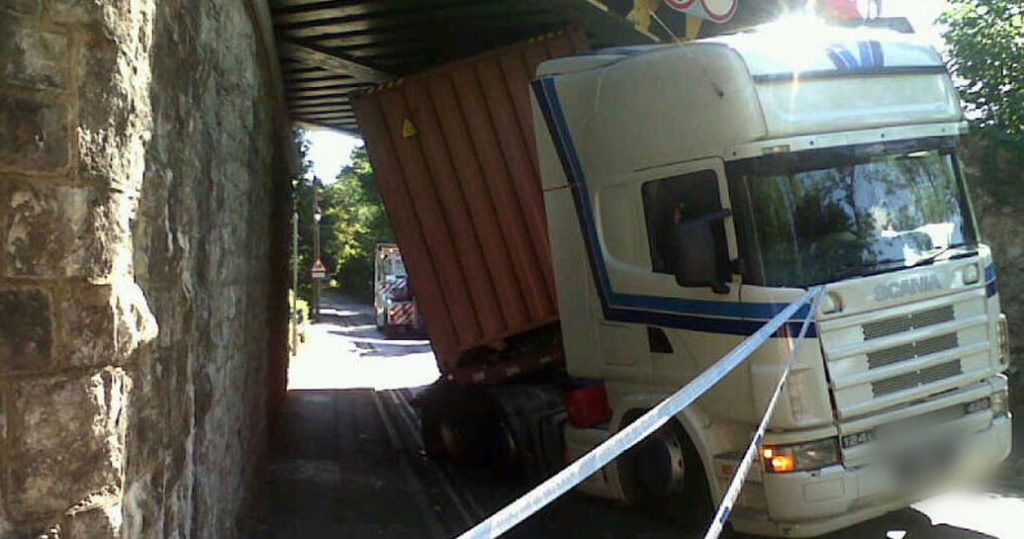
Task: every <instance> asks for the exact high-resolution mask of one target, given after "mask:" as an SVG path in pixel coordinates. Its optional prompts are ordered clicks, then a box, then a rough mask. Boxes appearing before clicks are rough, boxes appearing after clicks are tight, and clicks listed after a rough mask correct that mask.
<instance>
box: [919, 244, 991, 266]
mask: <svg viewBox="0 0 1024 539" xmlns="http://www.w3.org/2000/svg"><path fill="white" fill-rule="evenodd" d="M962 247H973V248H974V250H972V251H967V252H964V253H957V254H955V255H953V256H951V257H949V258H950V259H954V258H963V257H965V256H973V255H976V254H978V248H977V245H975V244H973V243H968V242H960V243H951V244H949V245H947V246H945V247H943V248H942V249H939V251H938V252H937V253H935V254H932V255H928V256H926V257H924V258H922V259H921V260H918V261H917V262H914V263H913V264H911V265H909V266H907V267H909V268H916V267H918V266H927V265H928V264H933V263H934V262H935V260H936V259H938V258H939V257H940V256H942V255H944V254H946V253H948V252H949V251H951V250H953V249H960V248H962Z"/></svg>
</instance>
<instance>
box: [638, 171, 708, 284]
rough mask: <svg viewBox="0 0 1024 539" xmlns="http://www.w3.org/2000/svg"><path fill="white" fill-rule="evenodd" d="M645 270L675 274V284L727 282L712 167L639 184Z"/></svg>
mask: <svg viewBox="0 0 1024 539" xmlns="http://www.w3.org/2000/svg"><path fill="white" fill-rule="evenodd" d="M642 193H643V202H644V214H645V216H646V220H647V239H648V242H649V245H650V250H651V269H652V270H654V271H655V272H658V273H667V274H670V275H675V276H676V279H677V281H678V282H679V284H680V285H681V286H707V285H713V286H714V285H716V284H723V283H725V282H726V281H728V269H727V268H728V263H727V262H728V250H727V246H726V240H725V225H724V223H723V221H722V219H721V216H722V201H721V198H720V197H719V192H718V175H717V174H716V173H715V172H714V171H713V170H702V171H700V172H695V173H691V174H685V175H682V176H676V177H672V178H667V179H663V180H655V181H650V182H647V183H645V184H643V187H642Z"/></svg>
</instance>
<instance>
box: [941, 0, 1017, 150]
mask: <svg viewBox="0 0 1024 539" xmlns="http://www.w3.org/2000/svg"><path fill="white" fill-rule="evenodd" d="M939 22H940V23H942V24H944V25H945V26H946V27H947V30H946V32H945V35H944V37H945V39H946V42H947V43H948V45H949V49H950V54H951V58H950V68H951V70H952V71H953V73H954V74H955V77H956V80H957V82H958V86H959V87H960V95H961V97H962V98H963V99H964V101H965V102H966V105H967V108H968V113H969V116H971V118H972V120H973V121H974V122H975V123H976V124H977V125H979V126H981V127H984V128H991V129H993V130H994V131H996V132H997V133H999V134H1002V135H1005V136H1007V137H1010V138H1013V139H1016V140H1017V141H1018V142H1019V141H1022V140H1024V5H1022V4H1021V2H1020V0H951V1H950V2H949V8H948V9H947V11H946V13H945V14H944V15H943V16H942V18H941V19H940V21H939Z"/></svg>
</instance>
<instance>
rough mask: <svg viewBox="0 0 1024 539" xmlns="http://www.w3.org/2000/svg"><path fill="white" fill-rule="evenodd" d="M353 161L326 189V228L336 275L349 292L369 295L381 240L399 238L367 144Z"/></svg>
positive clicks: (324, 204) (387, 241)
mask: <svg viewBox="0 0 1024 539" xmlns="http://www.w3.org/2000/svg"><path fill="white" fill-rule="evenodd" d="M351 159H352V162H351V164H349V165H348V166H346V167H345V168H343V169H342V170H341V172H340V173H339V174H338V177H337V181H336V182H334V183H333V184H331V185H328V186H326V187H325V188H324V190H323V196H322V202H321V207H322V208H323V209H324V223H325V225H324V230H326V231H328V234H327V237H329V242H330V245H329V246H327V245H326V244H325V247H326V248H328V249H329V250H330V252H331V253H332V255H333V261H334V266H333V275H334V276H335V278H336V279H337V282H338V285H339V286H340V287H341V288H342V289H343V290H345V291H346V292H349V293H352V294H357V295H364V296H365V295H368V293H369V290H370V287H371V285H370V282H371V279H372V278H373V254H374V251H375V248H376V245H377V244H378V243H391V242H394V241H395V238H394V233H393V232H392V231H391V225H390V222H389V221H388V216H387V213H386V212H385V211H384V202H383V201H382V200H381V197H380V192H379V191H378V190H377V183H376V181H375V180H374V176H373V168H372V167H371V165H370V158H369V156H368V155H367V153H366V147H365V146H360V147H357V148H356V149H354V150H353V151H352V156H351Z"/></svg>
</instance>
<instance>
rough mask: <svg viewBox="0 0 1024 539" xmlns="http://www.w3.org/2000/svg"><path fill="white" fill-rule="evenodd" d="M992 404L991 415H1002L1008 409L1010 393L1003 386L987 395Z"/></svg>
mask: <svg viewBox="0 0 1024 539" xmlns="http://www.w3.org/2000/svg"><path fill="white" fill-rule="evenodd" d="M989 401H990V402H991V406H992V415H1003V414H1005V413H1007V412H1009V411H1010V394H1009V392H1008V391H1007V390H1006V388H1005V387H1004V388H1003V389H1000V390H998V391H996V392H995V393H993V394H992V396H991V397H989Z"/></svg>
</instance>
